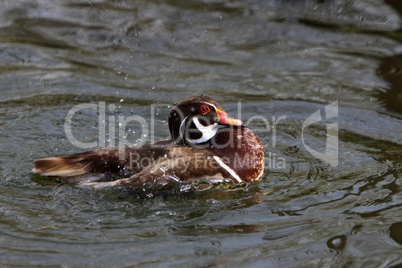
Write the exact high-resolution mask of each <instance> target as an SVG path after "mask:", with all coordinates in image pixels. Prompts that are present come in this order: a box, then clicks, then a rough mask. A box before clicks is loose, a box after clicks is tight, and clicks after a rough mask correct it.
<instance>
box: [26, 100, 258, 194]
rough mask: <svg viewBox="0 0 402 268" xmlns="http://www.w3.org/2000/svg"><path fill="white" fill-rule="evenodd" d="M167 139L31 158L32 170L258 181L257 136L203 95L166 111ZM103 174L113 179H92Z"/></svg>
mask: <svg viewBox="0 0 402 268" xmlns="http://www.w3.org/2000/svg"><path fill="white" fill-rule="evenodd" d="M169 130H170V134H171V139H169V140H165V141H161V142H156V143H153V144H148V145H145V146H142V147H134V148H117V147H107V148H100V149H96V150H92V151H89V152H83V153H77V154H72V155H67V156H61V157H50V158H43V159H38V160H36V161H35V168H34V169H33V172H35V173H40V174H42V175H45V176H51V177H55V178H57V179H58V180H60V181H62V182H65V183H78V184H83V185H91V186H94V187H105V186H119V187H137V186H141V185H143V184H145V183H148V182H150V183H154V182H155V181H157V180H174V181H185V182H192V181H194V180H196V179H201V178H206V179H217V180H221V179H224V178H227V179H232V180H233V181H234V182H235V183H241V182H248V181H253V180H256V179H258V178H259V177H260V176H261V175H262V173H263V170H264V151H263V148H262V145H261V143H260V140H259V139H258V137H257V136H256V135H255V134H254V132H252V131H251V130H250V129H248V128H247V127H246V126H245V125H244V124H243V123H242V122H241V121H240V120H237V119H233V118H230V117H229V116H228V115H227V114H226V113H225V112H224V111H223V109H222V108H221V106H220V105H219V104H218V103H217V102H216V101H215V100H213V99H212V98H209V97H207V96H196V97H190V98H187V99H185V100H183V101H181V102H179V103H178V104H177V105H176V106H175V107H174V108H173V110H172V111H171V112H170V115H169ZM105 174H109V175H111V176H112V177H113V178H115V180H114V181H108V182H96V181H95V180H97V179H99V178H100V177H102V176H103V175H105Z"/></svg>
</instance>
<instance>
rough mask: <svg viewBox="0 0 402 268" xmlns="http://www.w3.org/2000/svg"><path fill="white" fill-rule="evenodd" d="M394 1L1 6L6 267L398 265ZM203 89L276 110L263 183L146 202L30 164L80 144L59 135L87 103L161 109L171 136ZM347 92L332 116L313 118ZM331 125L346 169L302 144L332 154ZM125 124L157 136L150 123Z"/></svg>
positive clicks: (84, 120)
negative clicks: (176, 108)
mask: <svg viewBox="0 0 402 268" xmlns="http://www.w3.org/2000/svg"><path fill="white" fill-rule="evenodd" d="M387 2H388V4H389V5H388V4H386V3H382V2H380V1H371V0H355V1H352V0H343V1H330V0H328V1H313V0H305V1H277V0H269V1H258V0H257V1H252V0H250V1H231V2H228V3H226V2H221V1H191V2H188V1H49V0H38V1H34V2H32V1H18V2H15V1H8V0H6V1H2V2H1V3H0V13H1V14H0V89H1V96H0V137H1V142H0V154H1V158H0V171H1V172H0V174H1V175H0V264H1V265H3V266H36V265H44V266H66V267H78V266H97V267H98V266H104V267H111V266H112V267H121V266H142V267H155V266H160V267H170V266H172V267H173V266H174V267H177V266H179V267H189V266H191V267H194V265H195V266H197V267H206V266H222V267H226V266H227V267H229V266H230V267H232V266H237V267H245V266H246V267H311V266H317V267H322V266H330V267H344V266H348V267H392V266H396V265H398V264H399V265H400V264H401V260H402V239H401V236H402V218H401V216H400V215H401V204H402V195H401V185H400V184H401V179H402V175H401V172H402V166H401V164H402V159H401V155H402V135H401V130H402V111H401V108H400V107H402V101H401V99H402V97H401V96H402V93H401V90H400V86H399V85H400V82H399V81H401V80H400V78H401V77H400V69H401V67H400V66H401V60H400V54H401V53H402V44H401V40H402V37H401V34H400V32H399V27H400V23H401V21H400V16H399V13H398V12H397V9H395V10H394V9H392V7H391V5H392V6H394V7H395V8H398V3H397V2H396V1H387ZM201 93H203V94H206V95H208V96H211V97H213V98H215V99H216V100H217V101H219V102H220V103H221V105H222V106H223V107H224V108H225V110H226V111H227V112H228V113H229V114H231V115H233V116H237V114H238V113H239V108H240V109H241V113H240V115H241V119H242V120H244V121H248V120H249V119H250V118H252V117H253V116H256V115H257V116H263V117H264V118H267V120H268V122H269V126H270V128H269V129H267V128H266V125H265V124H264V122H263V121H259V120H254V121H251V122H250V127H251V128H252V129H253V130H254V131H255V132H257V133H258V135H259V136H260V138H261V141H262V143H263V144H264V148H265V151H266V170H265V173H264V176H263V177H262V178H261V180H260V181H258V182H255V183H252V184H250V185H245V186H241V187H225V186H217V187H216V188H214V189H211V190H210V191H200V192H196V193H194V194H191V195H178V196H169V197H163V196H159V197H154V198H137V196H135V195H132V194H130V193H127V192H125V191H119V190H116V189H103V190H93V189H87V188H80V187H76V186H69V185H63V184H59V183H57V182H53V181H51V180H48V179H46V178H44V177H40V176H35V175H33V174H32V173H31V169H32V168H33V161H34V160H35V159H37V158H42V157H48V156H54V155H62V154H68V153H73V152H78V151H82V149H80V148H77V147H75V146H74V145H73V144H71V143H70V141H69V140H68V139H67V137H66V134H65V131H64V121H65V117H66V115H67V113H68V112H69V111H70V109H72V108H73V107H75V106H76V105H79V104H85V103H92V104H96V105H100V103H102V102H104V103H105V105H106V106H105V107H106V108H107V114H106V115H107V116H108V117H107V118H106V119H107V122H106V123H107V127H108V126H109V123H110V122H109V121H108V120H109V116H111V117H117V116H126V117H128V116H131V115H138V116H141V117H143V118H144V119H145V120H146V121H147V122H151V120H152V119H154V122H155V127H154V139H155V140H160V139H164V138H166V137H167V136H168V135H169V132H168V128H167V121H166V118H167V115H168V111H169V107H172V105H174V103H176V102H178V101H180V100H182V99H184V98H186V97H189V96H192V95H196V94H201ZM335 101H337V105H338V108H339V109H338V116H337V117H336V118H332V119H328V120H322V121H321V122H317V123H315V124H313V125H311V126H309V127H308V128H306V129H305V130H304V132H303V131H302V128H303V122H305V121H306V119H307V118H308V117H309V116H311V115H312V114H314V113H315V112H316V111H321V115H322V117H323V118H325V107H326V105H328V104H330V103H334V102H335ZM239 102H240V104H239ZM110 104H113V105H115V109H114V110H113V111H110V109H109V105H110ZM152 104H156V106H155V105H154V106H151V105H152ZM74 118H75V120H74V121H73V134H74V136H75V137H76V138H77V139H78V140H80V141H83V142H92V141H97V140H98V135H99V118H98V111H96V110H91V109H86V110H82V111H81V112H80V113H78V114H77V115H76V117H74ZM279 118H282V119H281V120H280V121H278V123H277V125H276V129H275V131H274V129H273V125H274V124H273V122H274V121H273V120H278V119H279ZM330 123H338V127H339V131H338V134H339V135H338V136H339V140H338V145H339V159H338V160H339V163H338V165H337V166H336V167H334V166H331V165H329V164H328V163H326V162H325V161H322V160H320V159H318V158H316V157H314V156H313V155H312V154H310V153H309V152H308V151H307V149H306V147H305V145H304V144H303V141H304V142H305V144H306V145H307V146H309V148H312V149H314V150H315V151H318V152H321V153H324V152H325V149H326V138H327V132H326V130H327V124H330ZM149 127H150V128H151V125H149ZM116 128H118V126H116ZM106 133H107V136H106V138H107V141H108V142H107V143H106V145H109V144H110V142H111V141H112V142H113V141H115V140H114V139H113V137H110V135H109V132H108V131H107V132H106ZM126 134H127V136H126V138H127V140H128V141H130V143H132V144H134V145H136V144H137V145H138V144H141V143H143V142H149V141H151V137H150V136H147V137H144V135H143V134H144V133H143V132H142V129H141V128H140V127H139V126H138V124H131V125H130V130H129V129H127V133H126ZM302 135H303V137H304V140H303V139H302ZM116 142H118V141H116Z"/></svg>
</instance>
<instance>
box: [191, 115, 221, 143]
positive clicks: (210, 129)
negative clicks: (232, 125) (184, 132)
mask: <svg viewBox="0 0 402 268" xmlns="http://www.w3.org/2000/svg"><path fill="white" fill-rule="evenodd" d="M193 123H194V125H195V127H196V128H197V129H198V130H199V131H200V132H201V134H202V136H201V138H199V139H196V140H192V139H187V141H188V142H190V143H192V144H199V143H204V142H206V141H209V140H210V139H212V137H213V136H215V134H216V132H217V131H218V130H219V129H220V128H221V127H222V126H220V125H218V123H215V124H212V125H209V126H206V127H205V126H203V125H202V124H201V123H200V121H199V120H198V118H197V117H194V119H193Z"/></svg>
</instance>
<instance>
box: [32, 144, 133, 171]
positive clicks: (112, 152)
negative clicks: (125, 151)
mask: <svg viewBox="0 0 402 268" xmlns="http://www.w3.org/2000/svg"><path fill="white" fill-rule="evenodd" d="M125 164H126V163H124V161H121V160H120V159H119V156H118V148H103V149H97V150H93V151H89V152H84V153H78V154H72V155H66V156H60V157H49V158H42V159H38V160H36V161H35V163H34V166H35V167H34V169H33V170H32V172H34V173H39V174H41V175H45V176H57V177H71V176H78V175H83V174H87V173H101V172H106V171H112V172H113V171H117V170H118V169H120V168H121V167H122V166H124V165H125Z"/></svg>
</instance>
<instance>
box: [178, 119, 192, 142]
mask: <svg viewBox="0 0 402 268" xmlns="http://www.w3.org/2000/svg"><path fill="white" fill-rule="evenodd" d="M189 116H190V115H187V116H186V118H184V120H183V121H181V123H180V127H179V134H180V138H181V139H182V140H184V137H183V135H184V129H183V128H184V127H185V126H186V121H187V118H188V117H189Z"/></svg>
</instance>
